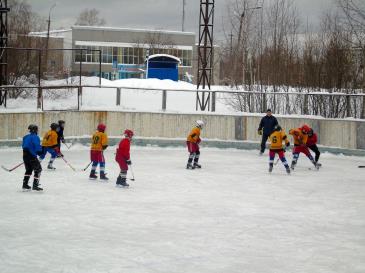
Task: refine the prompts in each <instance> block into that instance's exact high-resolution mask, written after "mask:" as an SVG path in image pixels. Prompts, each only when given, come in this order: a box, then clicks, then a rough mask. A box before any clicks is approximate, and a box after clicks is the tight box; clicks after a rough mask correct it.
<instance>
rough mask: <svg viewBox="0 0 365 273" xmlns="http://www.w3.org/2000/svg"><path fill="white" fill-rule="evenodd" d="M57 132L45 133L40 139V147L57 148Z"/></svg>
mask: <svg viewBox="0 0 365 273" xmlns="http://www.w3.org/2000/svg"><path fill="white" fill-rule="evenodd" d="M57 138H58V135H57V132H56V131H53V130H49V131H48V132H47V133H45V135H44V137H43V139H42V146H44V147H54V146H57V143H58V142H57Z"/></svg>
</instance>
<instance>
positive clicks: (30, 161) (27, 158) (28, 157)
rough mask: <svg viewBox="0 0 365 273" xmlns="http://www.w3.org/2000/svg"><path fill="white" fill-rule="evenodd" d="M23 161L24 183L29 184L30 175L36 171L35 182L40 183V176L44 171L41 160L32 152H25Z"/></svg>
mask: <svg viewBox="0 0 365 273" xmlns="http://www.w3.org/2000/svg"><path fill="white" fill-rule="evenodd" d="M23 161H24V166H25V174H24V181H23V182H24V183H26V184H28V181H29V179H30V177H31V176H32V173H33V171H34V184H36V185H38V181H39V177H40V175H41V172H42V166H41V164H40V163H39V160H38V159H37V158H36V157H34V156H33V155H32V154H31V153H29V152H27V151H24V152H23Z"/></svg>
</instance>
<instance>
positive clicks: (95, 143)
mask: <svg viewBox="0 0 365 273" xmlns="http://www.w3.org/2000/svg"><path fill="white" fill-rule="evenodd" d="M105 129H106V126H105V125H104V124H102V123H100V124H99V125H98V128H97V131H96V132H95V133H94V134H93V136H92V139H91V150H90V159H91V161H92V167H91V172H90V176H89V177H90V179H96V178H98V177H97V176H96V174H95V172H96V168H97V167H98V165H100V179H101V180H108V178H107V177H106V175H105V158H104V153H103V151H104V150H105V149H106V148H107V147H108V136H107V135H106V133H105Z"/></svg>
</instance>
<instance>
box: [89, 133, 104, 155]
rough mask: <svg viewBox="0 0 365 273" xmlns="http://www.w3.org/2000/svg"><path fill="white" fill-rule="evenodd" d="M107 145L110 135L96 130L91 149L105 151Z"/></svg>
mask: <svg viewBox="0 0 365 273" xmlns="http://www.w3.org/2000/svg"><path fill="white" fill-rule="evenodd" d="M107 146H108V136H107V135H106V134H105V133H103V132H99V131H96V132H95V134H93V136H92V138H91V150H92V151H103V150H104V149H105V148H106V147H107Z"/></svg>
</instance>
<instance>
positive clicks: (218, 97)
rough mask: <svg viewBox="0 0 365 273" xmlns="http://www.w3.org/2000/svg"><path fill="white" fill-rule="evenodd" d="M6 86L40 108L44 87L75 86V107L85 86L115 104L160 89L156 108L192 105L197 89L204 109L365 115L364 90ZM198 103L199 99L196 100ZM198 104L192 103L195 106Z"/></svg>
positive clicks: (196, 95)
mask: <svg viewBox="0 0 365 273" xmlns="http://www.w3.org/2000/svg"><path fill="white" fill-rule="evenodd" d="M1 88H3V89H6V90H14V89H35V90H37V91H38V92H37V93H38V94H40V98H38V99H40V104H37V105H39V106H40V108H38V109H40V110H44V96H43V93H44V91H45V90H54V91H52V92H57V91H56V90H62V89H66V90H67V89H68V90H77V110H80V109H82V105H83V103H82V98H83V92H84V90H85V89H93V90H97V89H101V88H103V89H115V90H116V96H115V98H116V100H115V106H121V105H122V104H123V100H122V94H123V91H124V92H128V91H136V92H138V91H143V92H161V95H162V96H161V101H160V106H161V107H160V108H159V109H160V110H162V111H166V110H167V106H168V103H167V98H168V93H171V92H174V93H176V92H177V93H180V94H181V93H190V94H194V98H193V97H191V101H192V105H193V103H194V101H195V104H196V106H197V105H198V100H199V96H198V93H202V94H205V95H206V98H207V100H206V101H205V103H206V104H208V106H209V107H208V110H210V111H212V112H215V111H217V110H218V111H220V109H219V107H221V106H222V105H228V106H229V107H231V108H232V111H233V112H249V113H262V112H265V111H266V109H267V108H271V109H272V111H273V112H274V113H276V114H295V115H320V116H323V117H328V118H345V117H353V118H361V119H365V94H364V93H351V94H347V93H325V92H313V93H308V92H282V91H281V92H260V91H238V90H237V91H236V90H193V89H191V90H189V89H160V88H140V87H128V86H125V87H123V86H108V85H87V84H86V85H82V84H77V85H58V86H2V87H1ZM199 103H200V102H199ZM197 108H198V107H196V109H197Z"/></svg>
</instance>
